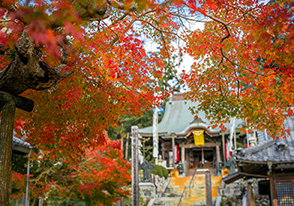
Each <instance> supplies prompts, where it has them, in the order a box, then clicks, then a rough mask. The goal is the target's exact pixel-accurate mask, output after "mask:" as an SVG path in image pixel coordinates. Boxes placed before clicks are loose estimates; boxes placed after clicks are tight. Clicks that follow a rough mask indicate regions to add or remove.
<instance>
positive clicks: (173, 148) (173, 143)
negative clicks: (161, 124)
mask: <svg viewBox="0 0 294 206" xmlns="http://www.w3.org/2000/svg"><path fill="white" fill-rule="evenodd" d="M172 150H173V167H174V168H175V167H176V166H175V159H176V158H175V157H176V154H175V136H174V135H172Z"/></svg>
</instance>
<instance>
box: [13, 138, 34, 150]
mask: <svg viewBox="0 0 294 206" xmlns="http://www.w3.org/2000/svg"><path fill="white" fill-rule="evenodd" d="M16 145H17V146H22V147H26V148H29V149H31V147H32V146H31V145H30V143H28V142H25V141H23V140H22V139H20V138H18V137H15V136H13V146H16Z"/></svg>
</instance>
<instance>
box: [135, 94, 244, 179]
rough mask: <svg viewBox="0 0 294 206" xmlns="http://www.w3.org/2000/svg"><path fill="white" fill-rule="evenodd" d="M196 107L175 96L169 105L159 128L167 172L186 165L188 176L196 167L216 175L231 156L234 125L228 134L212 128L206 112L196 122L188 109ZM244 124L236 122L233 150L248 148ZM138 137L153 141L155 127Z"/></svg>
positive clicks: (227, 124) (177, 95) (160, 149)
mask: <svg viewBox="0 0 294 206" xmlns="http://www.w3.org/2000/svg"><path fill="white" fill-rule="evenodd" d="M195 106H197V102H192V101H190V100H186V99H184V96H183V94H174V95H173V96H172V97H171V98H170V100H169V102H167V103H166V107H165V111H164V116H163V119H162V121H161V122H160V123H159V124H158V140H159V143H158V145H159V154H160V155H161V156H162V159H163V161H166V163H167V168H168V169H171V170H172V169H175V168H176V166H177V163H179V162H181V163H183V165H184V173H185V175H186V176H188V175H191V173H192V171H193V168H195V166H197V167H198V168H201V169H209V170H210V171H211V172H212V173H213V174H215V172H216V171H218V165H219V162H220V161H223V162H224V161H225V159H226V158H227V155H228V154H229V152H228V151H227V150H226V145H227V142H228V140H229V136H230V128H231V124H230V123H226V124H224V126H225V127H226V130H225V131H222V130H221V128H220V127H219V126H218V127H216V128H212V125H211V124H210V121H209V120H208V119H207V118H206V117H205V113H204V112H199V113H198V114H197V118H195V115H193V114H192V112H191V110H190V109H189V108H193V107H195ZM243 123H244V122H243V121H241V120H238V119H237V120H236V121H235V132H234V140H233V145H234V146H233V149H236V148H235V147H236V145H237V142H239V143H241V144H243V145H245V144H246V134H243V133H240V132H239V129H240V128H241V127H242V124H243ZM139 133H140V135H141V136H142V137H152V136H153V127H152V126H151V127H147V128H142V129H140V130H139ZM151 139H152V138H151Z"/></svg>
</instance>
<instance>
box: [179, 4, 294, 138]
mask: <svg viewBox="0 0 294 206" xmlns="http://www.w3.org/2000/svg"><path fill="white" fill-rule="evenodd" d="M199 3H200V5H201V6H200V7H199V6H198V5H197V4H196V2H195V1H189V3H186V5H187V6H188V7H189V8H191V12H196V13H201V14H202V15H203V17H205V18H206V20H207V21H206V23H205V26H204V29H203V30H196V31H191V32H186V34H185V39H186V40H187V42H188V43H187V46H186V48H185V49H186V51H187V52H188V53H189V54H190V55H191V56H192V57H193V58H194V59H195V60H197V61H195V63H194V64H193V66H192V70H191V72H189V73H186V74H184V79H185V80H186V83H187V85H188V87H189V89H190V91H189V92H188V93H187V98H190V99H192V100H194V101H198V102H200V104H199V105H198V109H201V110H204V111H205V112H206V115H207V116H208V117H209V118H211V120H212V123H213V124H214V127H216V125H220V127H221V128H222V129H225V128H224V127H223V126H222V123H223V122H228V121H230V117H236V118H240V119H243V120H246V122H247V125H246V126H247V128H252V129H258V130H263V129H267V130H268V131H269V133H270V134H271V135H272V136H273V137H278V138H279V137H284V138H285V137H286V136H287V135H288V132H289V131H285V129H284V128H283V122H284V119H285V118H286V117H291V116H293V102H294V101H293V100H294V81H293V78H294V70H293V68H294V67H293V66H294V60H293V56H294V47H293V43H294V32H293V31H294V30H293V29H294V22H293V11H294V3H293V1H287V0H286V1H270V2H268V3H265V2H262V3H260V2H259V1H254V0H252V1H238V2H237V1H213V2H212V1H200V2H199ZM194 111H195V114H196V113H197V109H194ZM196 115H197V114H196Z"/></svg>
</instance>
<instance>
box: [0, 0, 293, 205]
mask: <svg viewBox="0 0 294 206" xmlns="http://www.w3.org/2000/svg"><path fill="white" fill-rule="evenodd" d="M0 11H1V16H2V18H1V21H0V31H1V32H0V54H1V55H2V56H1V57H0V58H1V68H2V72H1V73H0V78H1V79H0V91H2V92H8V93H10V94H13V95H19V94H21V95H24V96H26V97H27V98H30V99H33V100H34V102H35V107H34V110H33V111H32V112H31V113H26V112H23V111H17V114H16V127H15V130H18V132H19V133H21V132H25V135H26V136H27V137H28V141H29V142H30V143H32V144H33V145H35V146H36V147H37V148H38V149H40V150H42V151H50V158H51V159H52V160H54V159H55V158H60V157H63V158H68V160H70V159H71V160H72V161H73V162H74V160H76V159H79V157H81V154H82V155H84V154H85V151H86V149H87V148H89V147H92V148H97V147H100V146H103V145H105V144H106V138H105V135H104V131H105V129H107V128H108V127H109V125H115V124H116V121H117V120H118V119H119V117H120V116H122V115H125V114H141V113H142V111H144V110H145V109H148V108H150V107H151V105H153V104H158V103H159V96H158V95H154V94H155V93H156V92H158V91H160V89H159V87H158V83H157V79H158V78H161V77H162V68H163V67H164V64H163V62H162V60H161V59H165V58H168V57H169V56H170V55H171V54H172V52H175V48H174V47H173V46H172V42H173V41H174V40H175V39H176V38H180V39H183V40H184V41H186V46H185V49H184V51H182V52H187V53H188V54H190V55H191V56H192V57H194V59H195V60H196V61H195V64H194V65H193V66H192V69H193V70H192V71H191V72H190V73H186V74H184V76H183V77H184V79H185V81H186V83H187V85H188V87H189V89H190V92H188V94H187V97H188V98H190V99H192V100H195V101H199V102H200V109H202V110H204V111H206V113H207V115H208V117H211V118H213V119H216V121H217V122H221V121H227V120H229V119H228V118H229V117H230V116H236V117H237V118H242V119H246V120H247V122H248V126H250V127H258V129H263V128H268V129H270V130H271V131H272V133H273V134H275V133H274V131H277V132H276V134H278V132H279V131H281V129H282V128H281V127H282V122H283V118H284V116H283V115H287V116H291V115H292V114H293V111H292V110H291V109H290V108H289V106H292V102H293V97H294V95H293V92H294V89H293V81H292V80H293V58H292V57H293V50H294V49H293V32H292V31H293V2H291V1H290V0H283V1H282V0H281V1H271V2H269V3H259V2H258V1H254V0H240V1H234V0H217V1H211V0H201V1H195V0H186V1H182V0H174V1H173V0H171V1H163V2H161V1H154V0H141V1H139V0H134V1H131V0H125V1H118V0H90V1H84V0H76V1H71V0H61V1H60V0H58V1H55V0H53V1H40V0H36V1H19V2H18V1H15V0H4V1H1V9H0ZM201 17H203V18H204V21H205V28H204V29H203V30H194V31H188V30H184V31H183V33H181V34H178V33H177V32H178V29H179V28H180V27H181V26H183V27H185V26H186V23H187V22H190V21H199V18H201ZM200 21H201V20H200ZM144 38H146V39H151V40H152V41H153V42H155V43H158V44H160V45H161V47H162V48H163V49H162V50H161V51H160V53H159V54H158V53H157V54H155V53H152V52H150V53H148V52H146V51H145V49H144V40H143V39H144ZM200 60H202V61H200ZM28 89H32V90H28ZM39 90H43V91H39ZM36 91H39V92H36ZM10 150H11V149H10V148H0V151H1V152H0V158H2V159H5V157H7V156H5V155H6V153H3V151H5V152H6V151H7V152H8V153H9V151H10ZM7 169H9V168H6V170H5V171H0V173H1V175H2V174H7V175H6V176H5V177H3V178H5V181H4V182H6V183H5V185H10V180H9V172H7ZM1 178H2V177H1ZM2 182H3V181H2ZM2 182H1V184H2ZM5 185H4V186H3V185H1V186H0V194H4V193H5V195H0V202H1V203H2V202H4V203H3V204H4V205H7V204H8V197H9V186H8V187H6V186H5ZM4 188H6V189H4ZM4 190H5V192H2V191H4ZM7 191H8V192H7ZM7 194H8V195H7Z"/></svg>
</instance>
